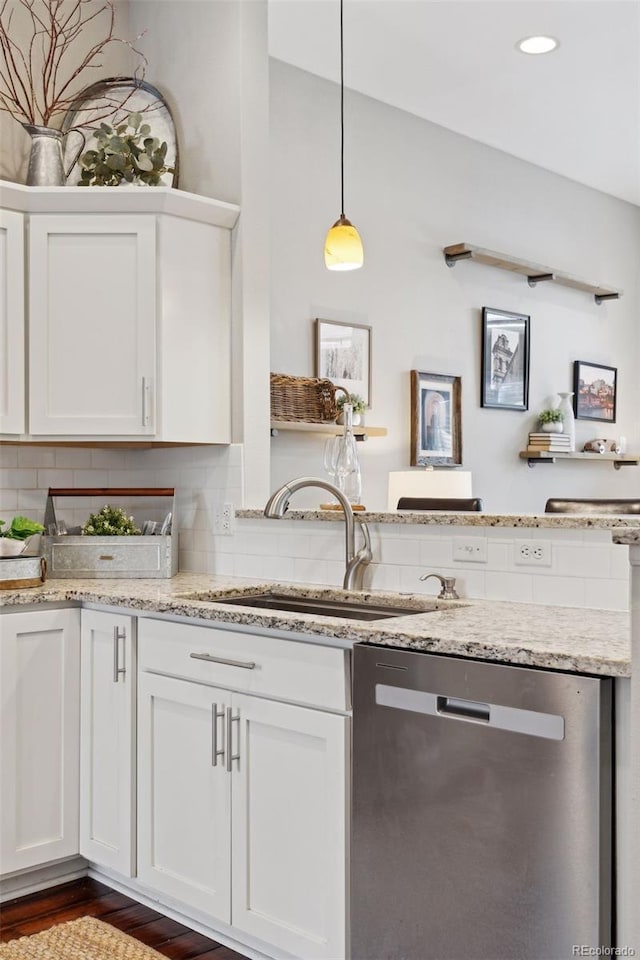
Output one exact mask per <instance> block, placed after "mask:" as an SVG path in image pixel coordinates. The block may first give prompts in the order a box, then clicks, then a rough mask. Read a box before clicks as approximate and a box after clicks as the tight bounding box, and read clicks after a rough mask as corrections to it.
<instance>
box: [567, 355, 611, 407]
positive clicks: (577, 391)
mask: <svg viewBox="0 0 640 960" xmlns="http://www.w3.org/2000/svg"><path fill="white" fill-rule="evenodd" d="M617 387H618V370H617V368H616V367H605V366H603V364H601V363H589V362H588V361H587V360H574V363H573V410H574V413H575V415H576V420H603V421H604V422H605V423H615V422H616V399H617V397H616V392H617Z"/></svg>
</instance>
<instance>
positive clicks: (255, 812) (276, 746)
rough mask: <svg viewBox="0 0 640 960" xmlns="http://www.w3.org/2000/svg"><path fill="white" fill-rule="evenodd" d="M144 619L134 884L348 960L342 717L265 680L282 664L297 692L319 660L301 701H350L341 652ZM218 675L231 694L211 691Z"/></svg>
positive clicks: (312, 956)
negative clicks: (293, 700)
mask: <svg viewBox="0 0 640 960" xmlns="http://www.w3.org/2000/svg"><path fill="white" fill-rule="evenodd" d="M139 624H140V625H139V642H140V648H139V657H140V668H141V672H140V673H139V686H138V877H139V879H140V880H141V881H142V882H143V883H145V884H147V885H148V886H149V887H151V888H153V889H155V890H157V891H159V892H161V893H165V894H168V895H169V896H171V897H173V898H175V899H177V900H179V901H181V902H182V903H184V904H185V905H186V906H187V907H189V906H191V907H194V908H196V909H198V910H199V911H203V912H204V913H205V914H207V915H209V916H211V917H212V918H216V919H218V920H221V921H223V922H224V923H228V924H231V928H232V931H231V932H232V933H234V935H235V936H237V938H238V940H240V941H242V940H243V939H244V937H243V934H248V935H249V936H250V937H252V938H256V939H257V940H260V941H262V942H263V943H265V944H271V945H273V947H275V948H276V953H281V952H283V951H285V952H286V953H288V954H290V955H291V956H294V957H299V958H302V960H316V958H317V960H340V958H344V957H345V955H346V893H347V891H346V871H347V830H346V823H347V810H348V795H347V794H348V764H349V746H348V745H349V723H350V721H349V718H348V717H347V716H345V715H344V714H342V715H341V714H338V713H330V712H328V711H327V710H322V709H317V708H311V707H308V706H302V705H298V704H290V703H282V702H279V701H276V700H271V699H267V697H268V696H269V691H268V690H265V689H263V687H264V685H265V683H266V678H267V677H268V676H269V669H270V664H273V663H275V662H278V663H279V665H280V668H281V669H280V671H278V674H277V676H278V679H277V681H274V682H278V683H282V677H288V681H287V682H288V683H289V684H290V689H291V695H292V697H293V696H295V691H296V687H297V686H298V684H297V681H296V677H297V676H298V675H299V676H300V677H302V675H303V673H304V674H307V675H308V671H313V666H314V663H313V662H314V659H315V660H317V665H318V668H320V667H321V668H322V669H321V670H320V669H319V671H318V672H319V677H318V681H317V682H316V685H315V694H314V692H313V691H310V690H309V688H307V689H308V692H307V695H308V696H309V698H310V699H316V700H321V699H322V697H323V696H324V695H325V693H326V692H327V691H330V692H331V696H332V697H333V698H338V697H339V696H340V691H341V690H342V691H343V696H345V693H344V691H345V675H346V671H345V657H346V654H345V651H342V650H330V651H329V653H330V654H331V656H329V657H327V648H321V647H314V646H313V645H310V644H299V643H295V642H291V641H287V640H277V639H275V638H271V637H256V636H251V635H244V634H241V633H235V634H234V633H233V632H232V631H229V630H228V629H223V630H216V629H207V628H202V627H197V626H188V625H182V624H171V623H167V622H154V621H152V620H147V619H144V618H143V619H141V620H140V622H139ZM233 639H235V648H233V647H232V646H231V644H232V640H233ZM260 640H262V641H263V647H264V652H263V653H261V644H260ZM230 647H231V652H230ZM156 669H162V670H163V672H164V673H167V672H169V671H173V672H174V673H175V674H176V677H172V676H166V675H165V676H161V675H158V674H156V673H154V672H153V671H154V670H156ZM332 673H333V674H334V679H335V682H334V683H333V684H332V683H331V675H332ZM181 677H182V678H184V679H181ZM185 677H188V679H186V678H185ZM222 677H224V678H225V679H224V682H225V683H229V685H230V686H231V685H233V686H234V687H235V688H236V689H234V690H233V691H232V690H229V689H225V688H224V687H222V686H218V685H217V684H219V683H220V682H221V678H222ZM243 686H244V687H245V688H250V687H260V693H261V694H263V695H264V696H255V695H252V696H249V695H247V694H246V693H242V692H239V689H238V688H240V690H241V689H242V687H243ZM300 686H302V684H300ZM343 710H344V706H343Z"/></svg>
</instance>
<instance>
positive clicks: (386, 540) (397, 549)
mask: <svg viewBox="0 0 640 960" xmlns="http://www.w3.org/2000/svg"><path fill="white" fill-rule="evenodd" d="M420 551H421V543H420V541H419V540H409V539H406V538H400V537H398V538H397V539H395V538H391V537H383V538H382V539H381V542H380V560H381V562H382V563H397V564H401V565H403V566H412V565H415V564H418V563H420Z"/></svg>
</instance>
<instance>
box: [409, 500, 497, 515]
mask: <svg viewBox="0 0 640 960" xmlns="http://www.w3.org/2000/svg"><path fill="white" fill-rule="evenodd" d="M398 510H445V511H446V512H447V513H463V512H465V511H469V510H471V511H474V512H476V513H479V512H480V511H481V510H482V500H480V499H479V497H400V499H399V500H398Z"/></svg>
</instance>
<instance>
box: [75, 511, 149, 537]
mask: <svg viewBox="0 0 640 960" xmlns="http://www.w3.org/2000/svg"><path fill="white" fill-rule="evenodd" d="M139 534H140V530H139V529H138V527H136V525H135V523H134V521H133V517H128V516H127V515H126V513H125V512H124V510H123V509H122V507H111V506H109V504H108V503H107V504H105V505H104V507H103V508H102V510H100V511H99V512H98V513H90V514H89V519H88V520H87V522H86V523H85V525H84V526H83V528H82V535H83V536H84V537H135V536H138V535H139Z"/></svg>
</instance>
